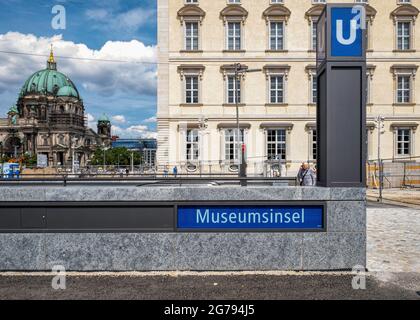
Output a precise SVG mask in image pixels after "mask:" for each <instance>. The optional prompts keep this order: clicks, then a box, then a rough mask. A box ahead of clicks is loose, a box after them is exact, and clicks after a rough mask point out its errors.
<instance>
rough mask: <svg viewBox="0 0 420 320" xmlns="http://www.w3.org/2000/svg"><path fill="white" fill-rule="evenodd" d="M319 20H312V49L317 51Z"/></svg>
mask: <svg viewBox="0 0 420 320" xmlns="http://www.w3.org/2000/svg"><path fill="white" fill-rule="evenodd" d="M317 35H318V32H317V21H316V20H312V22H311V42H312V43H311V50H313V51H316V39H317Z"/></svg>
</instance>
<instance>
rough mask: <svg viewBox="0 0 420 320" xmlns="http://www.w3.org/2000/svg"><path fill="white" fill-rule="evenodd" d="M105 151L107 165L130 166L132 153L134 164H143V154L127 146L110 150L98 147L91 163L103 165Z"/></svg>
mask: <svg viewBox="0 0 420 320" xmlns="http://www.w3.org/2000/svg"><path fill="white" fill-rule="evenodd" d="M104 152H105V163H106V165H115V166H116V165H118V163H119V164H120V166H129V165H131V155H133V162H134V165H140V164H141V154H140V153H139V152H136V151H133V152H132V151H130V150H128V149H127V148H112V149H108V150H104V149H98V150H96V151H95V153H94V155H93V157H92V160H91V162H90V164H91V165H94V166H101V165H103V164H104Z"/></svg>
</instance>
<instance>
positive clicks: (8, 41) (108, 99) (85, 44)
mask: <svg viewBox="0 0 420 320" xmlns="http://www.w3.org/2000/svg"><path fill="white" fill-rule="evenodd" d="M55 5H63V6H64V8H65V9H66V29H65V30H55V29H53V28H52V26H51V21H52V19H53V18H54V16H55V15H54V14H52V13H51V10H52V8H53V7H54V6H55ZM50 43H53V45H54V48H55V49H54V51H55V54H56V55H57V62H58V70H59V71H61V72H63V73H65V74H66V75H67V76H68V77H70V78H71V79H72V80H73V81H74V82H75V84H76V86H77V87H78V89H79V91H80V92H81V95H82V97H83V99H84V104H85V108H86V113H87V114H89V119H90V120H91V124H93V123H94V120H96V119H97V118H98V117H99V116H100V115H101V114H102V113H106V114H108V115H109V116H110V117H114V119H115V120H114V121H113V123H114V124H115V130H114V131H115V132H114V133H116V134H118V135H120V136H138V135H148V134H150V132H151V131H155V119H154V117H155V114H156V90H155V89H156V67H155V65H154V64H152V62H154V61H155V60H156V51H155V50H156V0H135V1H134V0H105V1H99V0H90V1H89V0H87V1H82V0H62V1H42V0H32V1H27V0H0V50H3V51H13V52H21V53H32V54H36V55H33V56H27V55H11V54H4V53H0V101H1V102H0V112H1V116H2V117H3V116H4V115H5V113H6V112H7V110H8V108H9V107H10V106H11V105H12V104H13V103H15V102H16V99H17V94H18V92H19V91H20V87H21V86H22V85H23V82H24V81H25V80H26V78H27V77H29V76H30V75H31V74H32V73H33V72H35V71H37V70H40V69H43V68H45V61H46V56H47V55H48V52H49V44H50ZM38 55H39V56H38ZM69 58H70V59H69ZM71 58H77V59H71ZM84 58H89V59H90V60H84ZM98 58H99V59H107V60H122V61H124V62H123V63H121V62H103V61H102V62H98V61H92V60H95V59H98ZM142 61H147V62H149V64H142V63H141V62H142Z"/></svg>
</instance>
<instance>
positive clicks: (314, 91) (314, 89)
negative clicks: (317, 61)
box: [311, 74, 318, 104]
mask: <svg viewBox="0 0 420 320" xmlns="http://www.w3.org/2000/svg"><path fill="white" fill-rule="evenodd" d="M311 79H312V80H311V102H312V103H313V104H316V103H317V101H318V82H317V78H316V75H315V74H313V75H312V76H311Z"/></svg>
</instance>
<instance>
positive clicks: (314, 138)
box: [312, 129, 318, 160]
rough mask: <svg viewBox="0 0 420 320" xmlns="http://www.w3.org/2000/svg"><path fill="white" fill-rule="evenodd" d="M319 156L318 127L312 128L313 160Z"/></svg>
mask: <svg viewBox="0 0 420 320" xmlns="http://www.w3.org/2000/svg"><path fill="white" fill-rule="evenodd" d="M317 157H318V147H317V132H316V129H314V130H312V160H316V159H317Z"/></svg>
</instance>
